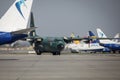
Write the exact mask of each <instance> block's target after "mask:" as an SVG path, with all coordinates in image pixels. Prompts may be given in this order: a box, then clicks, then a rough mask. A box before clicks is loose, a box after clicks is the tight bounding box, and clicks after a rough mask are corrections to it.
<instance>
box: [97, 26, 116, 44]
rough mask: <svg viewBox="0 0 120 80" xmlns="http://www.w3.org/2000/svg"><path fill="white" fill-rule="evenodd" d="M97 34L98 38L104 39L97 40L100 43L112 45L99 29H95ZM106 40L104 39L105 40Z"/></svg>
mask: <svg viewBox="0 0 120 80" xmlns="http://www.w3.org/2000/svg"><path fill="white" fill-rule="evenodd" d="M97 34H98V37H99V38H104V39H99V41H100V43H114V42H113V41H112V40H110V39H107V36H106V35H105V34H104V33H103V31H102V30H101V29H99V28H97ZM105 38H106V39H105Z"/></svg>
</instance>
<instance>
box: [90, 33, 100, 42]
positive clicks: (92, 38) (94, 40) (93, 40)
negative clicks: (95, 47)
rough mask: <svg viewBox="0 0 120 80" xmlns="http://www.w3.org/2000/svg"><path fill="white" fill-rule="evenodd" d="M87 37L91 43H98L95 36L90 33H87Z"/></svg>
mask: <svg viewBox="0 0 120 80" xmlns="http://www.w3.org/2000/svg"><path fill="white" fill-rule="evenodd" d="M89 36H90V38H91V43H99V40H98V39H96V36H95V34H94V33H93V32H92V31H89Z"/></svg>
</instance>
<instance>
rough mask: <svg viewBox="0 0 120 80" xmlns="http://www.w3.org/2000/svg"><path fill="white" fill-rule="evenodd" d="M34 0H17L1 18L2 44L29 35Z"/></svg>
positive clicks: (0, 34)
mask: <svg viewBox="0 0 120 80" xmlns="http://www.w3.org/2000/svg"><path fill="white" fill-rule="evenodd" d="M32 3H33V0H16V1H15V2H14V3H13V4H12V6H11V7H10V8H9V9H8V11H7V12H6V13H5V14H4V15H3V16H2V18H1V19H0V45H2V44H8V43H12V42H14V41H16V40H19V39H22V38H25V37H27V34H26V33H27V32H29V31H31V30H33V29H34V28H27V23H28V20H29V15H30V12H31V7H32Z"/></svg>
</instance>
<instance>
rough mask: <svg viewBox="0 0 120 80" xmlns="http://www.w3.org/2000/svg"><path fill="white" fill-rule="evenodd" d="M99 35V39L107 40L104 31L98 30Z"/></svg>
mask: <svg viewBox="0 0 120 80" xmlns="http://www.w3.org/2000/svg"><path fill="white" fill-rule="evenodd" d="M97 33H98V37H99V38H107V36H106V35H105V34H104V33H103V31H102V30H101V29H99V28H97Z"/></svg>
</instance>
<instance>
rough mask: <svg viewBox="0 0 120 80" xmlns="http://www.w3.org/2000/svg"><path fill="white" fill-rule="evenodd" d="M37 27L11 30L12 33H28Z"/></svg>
mask: <svg viewBox="0 0 120 80" xmlns="http://www.w3.org/2000/svg"><path fill="white" fill-rule="evenodd" d="M36 28H37V27H31V28H27V29H22V30H18V31H13V32H11V33H12V34H23V33H27V32H30V31H33V30H35V29H36Z"/></svg>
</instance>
